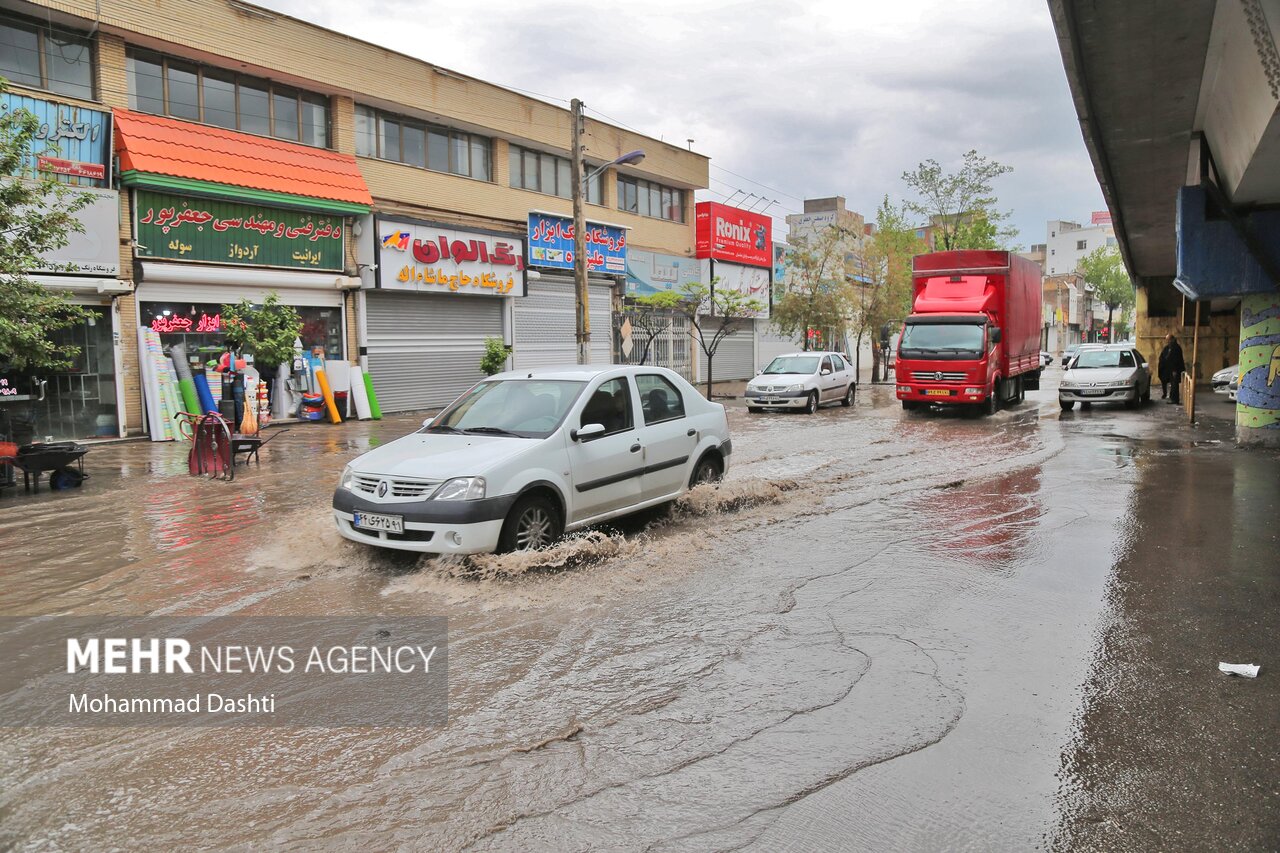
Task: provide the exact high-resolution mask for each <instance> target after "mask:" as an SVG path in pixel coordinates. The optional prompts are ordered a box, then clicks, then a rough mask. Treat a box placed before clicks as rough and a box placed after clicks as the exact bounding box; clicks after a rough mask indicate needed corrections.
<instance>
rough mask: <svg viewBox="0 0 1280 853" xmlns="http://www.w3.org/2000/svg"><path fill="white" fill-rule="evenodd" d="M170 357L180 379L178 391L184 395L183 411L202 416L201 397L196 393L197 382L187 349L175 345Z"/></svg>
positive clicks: (180, 345)
mask: <svg viewBox="0 0 1280 853" xmlns="http://www.w3.org/2000/svg"><path fill="white" fill-rule="evenodd" d="M169 357H170V358H172V359H173V372H174V374H175V375H176V376H177V377H178V391H179V393H181V394H182V410H183V411H184V412H191V413H193V414H200V413H201V412H202V411H203V409H201V407H200V395H199V394H198V392H197V391H196V383H195V380H194V379H193V378H192V376H191V365H190V364H189V363H188V362H187V348H186V347H185V346H183V345H182V344H174V345H173V346H172V347H170V348H169Z"/></svg>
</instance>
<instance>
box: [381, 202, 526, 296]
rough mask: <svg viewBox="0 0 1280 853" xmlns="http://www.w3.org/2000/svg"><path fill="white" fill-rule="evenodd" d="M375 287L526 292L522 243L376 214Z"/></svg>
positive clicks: (508, 293)
mask: <svg viewBox="0 0 1280 853" xmlns="http://www.w3.org/2000/svg"><path fill="white" fill-rule="evenodd" d="M377 224H378V227H377V228H376V229H375V230H374V239H375V240H376V241H377V245H376V249H377V252H378V269H377V273H378V287H379V288H381V289H383V290H408V291H414V292H417V293H458V294H462V295H475V296H524V293H525V287H524V278H525V277H524V242H523V241H522V240H520V239H519V238H518V237H511V236H508V235H506V234H498V233H493V232H487V231H463V230H460V229H458V228H453V227H451V226H444V225H435V224H433V223H430V222H418V221H416V220H402V219H384V218H382V217H378V218H377Z"/></svg>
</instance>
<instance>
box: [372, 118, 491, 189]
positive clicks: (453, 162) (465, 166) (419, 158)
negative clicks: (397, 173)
mask: <svg viewBox="0 0 1280 853" xmlns="http://www.w3.org/2000/svg"><path fill="white" fill-rule="evenodd" d="M492 147H493V142H492V140H490V139H489V137H487V136H479V135H477V134H474V133H467V132H466V131H462V130H455V129H454V128H451V127H444V126H443V125H436V124H429V123H427V122H425V121H420V120H418V119H415V118H410V117H409V116H401V115H394V114H392V113H384V112H382V111H381V110H375V109H373V108H372V107H362V106H357V107H356V154H358V155H360V156H361V157H377V158H378V159H380V160H394V161H395V162H397V163H404V164H405V165H408V166H417V167H418V168H419V169H430V170H431V171H433V172H447V173H449V174H451V175H461V176H463V177H466V178H475V179H476V180H477V181H492V180H493V167H492Z"/></svg>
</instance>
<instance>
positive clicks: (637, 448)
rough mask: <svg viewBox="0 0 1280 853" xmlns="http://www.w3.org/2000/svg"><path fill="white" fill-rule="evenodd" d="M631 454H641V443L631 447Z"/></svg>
mask: <svg viewBox="0 0 1280 853" xmlns="http://www.w3.org/2000/svg"><path fill="white" fill-rule="evenodd" d="M631 452H632V453H639V452H640V444H639V442H637V443H636V444H633V445H631Z"/></svg>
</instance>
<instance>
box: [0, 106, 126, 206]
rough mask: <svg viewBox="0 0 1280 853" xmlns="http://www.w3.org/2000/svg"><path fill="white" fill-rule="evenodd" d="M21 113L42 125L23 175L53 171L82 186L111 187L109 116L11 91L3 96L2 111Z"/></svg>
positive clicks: (22, 171) (22, 165) (19, 169)
mask: <svg viewBox="0 0 1280 853" xmlns="http://www.w3.org/2000/svg"><path fill="white" fill-rule="evenodd" d="M17 110H26V111H27V112H29V113H31V114H32V115H34V116H35V117H36V121H37V122H39V124H40V126H39V127H38V128H37V129H36V134H35V139H34V140H33V141H32V144H31V151H30V152H29V153H28V154H26V156H24V157H23V158H22V164H21V166H20V167H19V168H18V174H19V175H25V176H27V177H35V176H36V173H38V172H52V173H54V174H57V175H65V176H67V177H69V178H71V180H70V181H69V183H72V184H79V185H80V186H87V187H105V186H109V185H110V177H111V176H110V174H109V173H110V170H111V169H110V167H111V116H110V114H109V113H105V112H103V111H101V110H91V109H88V108H86V107H76V106H71V105H70V104H59V103H57V102H56V101H46V100H44V99H42V98H29V97H27V96H25V95H15V94H13V93H10V92H6V93H4V94H0V112H4V113H12V112H16V111H17Z"/></svg>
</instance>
